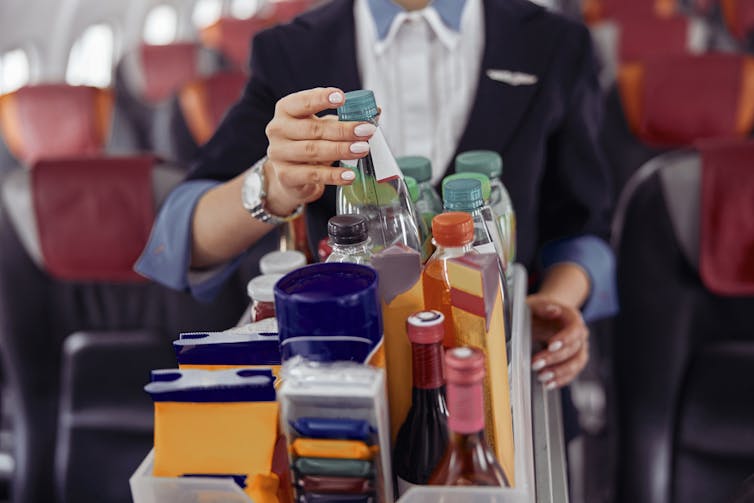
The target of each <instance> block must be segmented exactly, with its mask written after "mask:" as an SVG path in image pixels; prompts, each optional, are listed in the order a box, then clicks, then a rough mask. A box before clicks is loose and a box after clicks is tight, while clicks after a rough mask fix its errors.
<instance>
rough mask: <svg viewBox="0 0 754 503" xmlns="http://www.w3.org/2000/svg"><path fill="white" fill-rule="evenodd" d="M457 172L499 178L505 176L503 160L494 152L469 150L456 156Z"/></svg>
mask: <svg viewBox="0 0 754 503" xmlns="http://www.w3.org/2000/svg"><path fill="white" fill-rule="evenodd" d="M456 172H458V173H470V172H471V173H482V174H483V175H487V176H488V177H489V178H497V177H499V176H500V175H502V174H503V159H502V157H500V154H498V153H497V152H495V151H493V150H469V151H468V152H463V153H461V154H458V155H457V156H456Z"/></svg>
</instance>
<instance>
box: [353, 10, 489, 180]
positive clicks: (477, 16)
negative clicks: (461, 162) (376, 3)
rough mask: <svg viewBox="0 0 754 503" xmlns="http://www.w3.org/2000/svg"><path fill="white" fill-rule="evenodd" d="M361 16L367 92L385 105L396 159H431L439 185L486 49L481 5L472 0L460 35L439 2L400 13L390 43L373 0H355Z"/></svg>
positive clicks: (359, 42) (383, 120) (359, 50)
mask: <svg viewBox="0 0 754 503" xmlns="http://www.w3.org/2000/svg"><path fill="white" fill-rule="evenodd" d="M458 1H461V0H458ZM354 17H355V21H356V57H357V62H358V68H359V73H360V76H361V83H362V87H363V88H364V89H371V90H373V91H374V94H375V98H376V100H377V105H378V106H379V107H381V108H382V115H381V117H380V126H381V128H382V130H383V131H384V133H385V136H386V137H387V141H388V144H389V145H390V148H391V149H392V151H393V154H394V155H395V156H404V155H422V156H425V157H428V158H429V159H431V161H432V183H433V184H437V183H439V182H440V180H441V179H442V176H443V174H444V172H445V168H446V167H447V166H448V163H450V162H451V161H452V158H453V155H454V153H455V151H456V148H457V146H458V142H459V141H460V139H461V135H462V134H463V131H464V130H465V128H466V123H467V121H468V118H469V114H470V112H471V107H472V106H473V104H474V97H475V94H476V89H477V83H478V81H479V69H480V66H481V62H482V51H483V50H484V13H483V7H482V2H481V0H466V5H465V6H464V7H463V13H462V16H461V22H460V30H459V31H456V30H454V29H452V28H450V27H448V26H447V25H446V24H445V23H444V22H443V20H442V18H441V17H440V15H439V14H438V12H437V11H436V10H435V8H434V7H432V5H429V6H428V7H426V8H424V9H421V10H418V11H411V12H405V11H402V12H399V13H398V14H397V15H396V16H395V18H394V19H393V21H392V24H391V25H390V29H389V30H388V32H387V35H386V36H385V37H384V38H383V39H380V38H379V37H378V32H377V27H376V24H375V20H374V18H373V16H372V11H371V9H370V7H369V4H368V2H367V0H356V2H355V3H354Z"/></svg>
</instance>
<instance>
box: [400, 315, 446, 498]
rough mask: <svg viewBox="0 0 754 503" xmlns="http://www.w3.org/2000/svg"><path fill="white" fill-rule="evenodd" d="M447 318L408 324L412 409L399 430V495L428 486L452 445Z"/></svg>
mask: <svg viewBox="0 0 754 503" xmlns="http://www.w3.org/2000/svg"><path fill="white" fill-rule="evenodd" d="M443 321H444V316H443V315H442V313H441V312H439V311H421V312H418V313H415V314H413V315H411V316H409V318H408V320H407V321H406V327H407V331H408V338H409V340H410V341H411V356H412V370H413V387H412V390H411V409H409V411H408V415H407V416H406V420H405V421H404V422H403V424H402V425H401V428H400V430H399V431H398V437H397V440H396V443H395V452H394V453H393V466H394V467H395V475H396V477H397V479H398V492H399V494H403V493H405V492H406V491H407V490H408V489H409V488H410V487H411V486H413V485H419V484H426V483H427V482H428V481H429V476H430V475H432V472H433V471H434V469H435V467H436V466H437V463H439V461H440V459H441V458H442V456H443V454H444V453H445V449H446V447H447V445H448V425H447V420H448V408H447V405H446V404H445V382H444V379H443V350H442V340H443V328H442V324H443Z"/></svg>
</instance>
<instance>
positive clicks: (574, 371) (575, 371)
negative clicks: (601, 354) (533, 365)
mask: <svg viewBox="0 0 754 503" xmlns="http://www.w3.org/2000/svg"><path fill="white" fill-rule="evenodd" d="M588 361H589V343H588V342H587V343H584V344H583V345H582V346H581V348H580V349H579V350H578V351H577V352H576V353H575V354H574V355H573V356H572V357H571V358H569V359H567V360H565V361H563V362H561V363H558V364H556V365H553V366H551V367H547V368H546V369H545V370H543V371H542V372H540V374H539V375H538V376H537V380H538V381H539V382H541V383H542V385H543V386H544V387H545V389H547V390H552V389H556V388H560V387H563V386H565V385H567V384H570V383H571V381H573V380H574V379H575V378H576V376H578V375H579V373H581V371H582V370H584V367H585V366H586V364H587V362H588Z"/></svg>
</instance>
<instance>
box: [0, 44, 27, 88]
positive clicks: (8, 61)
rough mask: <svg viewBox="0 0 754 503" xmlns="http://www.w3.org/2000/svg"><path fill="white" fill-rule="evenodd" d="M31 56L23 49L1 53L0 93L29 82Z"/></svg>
mask: <svg viewBox="0 0 754 503" xmlns="http://www.w3.org/2000/svg"><path fill="white" fill-rule="evenodd" d="M29 73H30V72H29V57H28V56H27V55H26V52H24V50H23V49H13V50H11V51H8V52H6V53H4V54H0V94H5V93H10V92H12V91H15V90H16V89H18V88H19V87H23V86H24V85H26V84H28V83H29Z"/></svg>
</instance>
